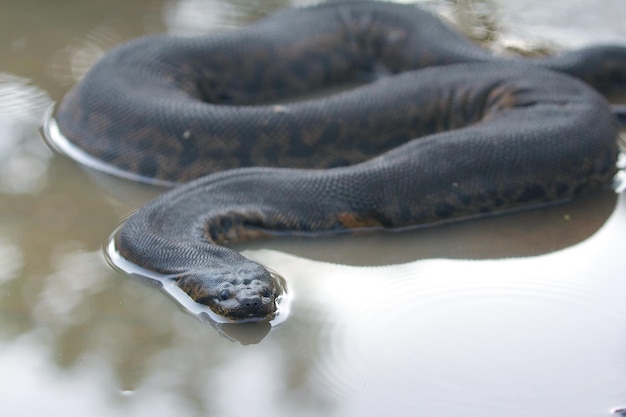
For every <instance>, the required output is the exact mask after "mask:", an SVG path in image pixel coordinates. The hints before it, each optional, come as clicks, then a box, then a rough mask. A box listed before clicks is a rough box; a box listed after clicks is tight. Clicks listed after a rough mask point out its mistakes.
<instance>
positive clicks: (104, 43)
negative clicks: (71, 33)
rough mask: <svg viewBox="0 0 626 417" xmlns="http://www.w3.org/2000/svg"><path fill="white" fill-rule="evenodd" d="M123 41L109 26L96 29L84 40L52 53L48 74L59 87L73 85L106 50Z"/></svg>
mask: <svg viewBox="0 0 626 417" xmlns="http://www.w3.org/2000/svg"><path fill="white" fill-rule="evenodd" d="M123 40H124V38H123V37H122V36H120V34H119V33H117V31H115V29H113V28H111V27H109V26H101V27H97V28H95V29H93V30H92V31H90V32H89V33H87V34H86V35H85V36H84V38H81V39H80V40H77V41H75V42H73V43H71V44H69V45H67V46H66V47H65V48H63V49H60V50H58V51H56V52H54V53H53V54H52V55H51V57H50V58H49V62H48V66H49V70H50V74H51V75H52V77H53V78H54V79H55V80H56V81H57V82H58V83H59V84H61V85H73V84H75V83H77V82H78V81H80V80H81V79H82V78H83V76H84V75H85V74H86V73H87V71H88V70H89V69H90V68H91V67H92V66H93V64H95V63H96V62H97V61H98V60H99V59H100V58H101V57H102V56H103V55H104V54H105V53H106V51H107V50H109V49H111V48H112V47H113V46H115V45H117V44H118V43H121V42H122V41H123Z"/></svg>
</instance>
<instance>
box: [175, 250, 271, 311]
mask: <svg viewBox="0 0 626 417" xmlns="http://www.w3.org/2000/svg"><path fill="white" fill-rule="evenodd" d="M176 284H177V285H178V287H180V288H181V289H182V290H183V291H185V292H186V293H187V294H188V295H189V296H190V297H191V298H192V299H193V300H194V301H195V302H197V303H199V304H203V305H206V306H208V307H209V308H210V309H211V311H213V312H214V313H215V314H217V315H218V316H221V317H223V318H225V319H228V320H229V321H235V322H249V321H259V320H271V319H273V318H274V316H275V314H276V308H277V306H276V298H277V297H278V296H280V295H281V294H282V287H281V285H280V284H279V283H278V282H277V280H276V277H275V276H274V275H273V274H271V273H270V272H269V271H268V270H267V269H265V268H264V267H263V266H261V265H259V264H257V263H254V262H247V263H246V264H245V265H240V266H239V267H238V268H237V269H233V268H232V265H231V266H230V267H227V266H224V267H213V268H211V270H209V271H206V272H203V271H198V272H189V273H186V274H184V275H182V276H180V277H178V278H177V279H176Z"/></svg>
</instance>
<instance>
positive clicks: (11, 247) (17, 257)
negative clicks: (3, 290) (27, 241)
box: [0, 237, 24, 284]
mask: <svg viewBox="0 0 626 417" xmlns="http://www.w3.org/2000/svg"><path fill="white" fill-rule="evenodd" d="M23 267H24V255H23V254H22V250H21V249H20V248H19V247H18V246H17V245H15V244H13V243H11V242H10V241H8V240H7V239H6V238H4V237H0V284H4V283H5V282H8V281H10V280H12V279H13V278H15V277H17V276H18V275H19V273H20V272H21V271H22V268H23Z"/></svg>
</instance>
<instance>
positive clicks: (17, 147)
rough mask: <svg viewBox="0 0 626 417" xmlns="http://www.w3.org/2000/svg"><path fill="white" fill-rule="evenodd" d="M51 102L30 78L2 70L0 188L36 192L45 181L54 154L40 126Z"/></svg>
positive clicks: (17, 192) (0, 189) (2, 190)
mask: <svg viewBox="0 0 626 417" xmlns="http://www.w3.org/2000/svg"><path fill="white" fill-rule="evenodd" d="M51 104H52V102H51V100H50V98H48V95H47V94H46V93H45V92H44V91H42V90H40V89H39V88H37V87H35V86H34V85H32V84H31V83H30V81H29V80H27V79H25V78H21V77H18V76H15V75H12V74H7V73H1V72H0V192H4V193H11V194H22V193H35V192H38V191H40V190H41V189H42V187H43V186H44V185H45V182H46V179H47V178H46V174H47V169H48V160H49V159H50V156H51V155H50V152H48V150H47V149H44V148H42V147H41V146H40V143H39V142H40V138H39V135H38V134H37V126H38V125H39V124H40V123H41V121H42V120H43V117H44V113H45V110H46V108H47V107H49V106H50V105H51Z"/></svg>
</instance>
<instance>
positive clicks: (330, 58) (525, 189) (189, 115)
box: [54, 0, 626, 322]
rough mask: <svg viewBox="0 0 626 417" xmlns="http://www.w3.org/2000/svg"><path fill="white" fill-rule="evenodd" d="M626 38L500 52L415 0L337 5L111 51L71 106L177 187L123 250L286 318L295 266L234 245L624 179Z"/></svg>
mask: <svg viewBox="0 0 626 417" xmlns="http://www.w3.org/2000/svg"><path fill="white" fill-rule="evenodd" d="M620 89H626V47H624V46H619V45H596V46H590V47H586V48H582V49H576V50H570V51H565V52H562V53H559V54H555V55H552V56H543V57H536V58H521V57H503V56H496V55H495V54H493V53H492V52H489V51H488V50H486V49H485V48H483V47H481V46H479V45H477V44H475V43H473V42H472V41H470V40H468V39H467V38H466V37H465V36H463V35H462V34H460V33H459V32H457V31H456V30H455V29H454V28H452V27H450V26H449V25H448V24H446V23H444V22H443V21H442V20H440V19H439V18H438V17H437V16H435V15H434V14H432V13H430V12H428V11H426V10H424V9H422V8H419V7H417V6H415V5H408V4H394V3H383V2H375V1H358V0H357V1H347V0H344V1H334V2H328V3H323V4H319V5H314V6H308V7H302V8H287V9H283V10H280V11H277V12H274V13H273V14H270V15H268V16H266V17H264V18H262V19H260V20H258V21H257V22H254V23H252V24H251V25H249V26H245V27H241V28H238V29H234V30H230V31H225V32H222V33H213V34H206V35H199V36H177V35H171V34H157V35H149V36H145V37H142V38H138V39H134V40H131V41H129V42H127V43H125V44H122V45H120V46H117V47H115V48H113V49H112V50H110V51H109V52H107V53H106V54H105V55H104V56H103V57H102V58H101V59H100V60H99V61H98V62H97V63H96V64H95V65H94V66H93V67H92V68H91V69H90V71H89V72H88V73H87V74H86V75H85V76H84V78H83V79H82V80H81V81H80V82H79V83H77V84H76V85H75V86H73V87H72V88H71V90H70V91H69V92H68V93H67V94H66V96H65V97H64V98H63V100H62V101H61V102H60V104H59V106H58V108H57V109H56V113H55V115H54V122H55V123H56V126H57V127H58V130H59V132H60V134H61V136H62V137H63V138H65V139H66V140H67V141H68V143H70V144H71V145H72V146H73V147H74V148H76V149H77V150H78V151H79V152H80V153H82V154H84V155H87V156H88V157H89V158H91V159H92V160H94V161H96V162H98V164H99V165H98V167H99V168H100V169H103V170H104V171H107V172H110V173H113V174H118V175H122V176H126V177H128V178H131V179H135V180H138V181H143V182H148V183H153V184H161V185H168V186H173V188H172V189H171V190H168V191H166V192H165V193H163V194H161V195H160V196H159V197H157V198H156V199H155V200H153V201H151V202H149V203H148V204H146V205H145V206H144V207H142V208H140V209H139V210H138V211H137V212H136V213H134V214H133V215H132V216H130V218H128V219H127V220H126V221H125V222H124V223H123V224H122V226H121V227H120V229H119V230H118V231H117V232H116V233H115V237H114V244H115V248H116V251H118V253H119V254H120V256H121V257H122V258H123V259H125V260H127V261H129V262H131V263H132V264H134V265H138V266H140V267H142V268H145V269H146V270H149V271H152V272H154V273H158V274H162V275H163V276H167V277H171V279H172V280H173V281H174V282H175V285H176V286H178V287H179V288H180V289H181V290H183V291H184V292H185V293H187V295H188V296H189V297H191V299H193V300H194V301H195V302H197V303H200V304H203V305H205V306H208V307H209V309H210V310H211V311H213V312H214V313H215V314H217V315H219V316H220V317H224V318H225V319H227V320H230V321H235V322H238V321H254V320H268V319H271V318H273V317H275V315H276V311H277V302H276V300H277V298H278V297H279V296H280V294H281V288H280V286H279V285H278V284H277V283H276V278H277V276H278V273H277V272H274V271H272V270H270V269H268V268H266V267H265V266H263V265H261V264H260V263H258V262H256V261H253V260H251V259H249V258H247V257H245V256H243V255H242V254H241V253H239V252H237V251H235V250H233V249H230V248H228V247H227V244H228V243H230V242H235V241H243V240H247V239H254V238H260V237H268V236H269V237H271V236H275V235H284V234H296V235H307V236H315V235H318V234H330V233H347V232H353V231H357V230H359V231H370V230H371V231H375V230H403V229H407V228H413V227H420V226H424V225H432V224H438V223H442V222H448V221H456V220H461V219H469V218H475V217H481V216H486V215H489V214H494V213H501V212H506V211H511V210H518V209H523V208H531V207H537V206H541V205H544V204H547V203H550V202H556V201H566V200H569V199H572V198H574V197H576V196H577V195H579V194H581V193H585V192H588V191H590V190H594V189H597V188H600V187H605V186H607V185H608V184H610V183H611V180H612V179H613V177H614V175H615V174H616V160H617V157H618V153H619V152H618V150H619V149H618V145H617V137H618V135H619V129H620V122H624V121H625V119H626V117H625V116H626V112H624V111H623V108H622V109H621V110H620V109H619V107H618V106H612V105H611V104H610V103H609V102H608V101H607V98H606V97H607V95H608V94H612V93H613V92H615V91H619V90H620Z"/></svg>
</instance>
